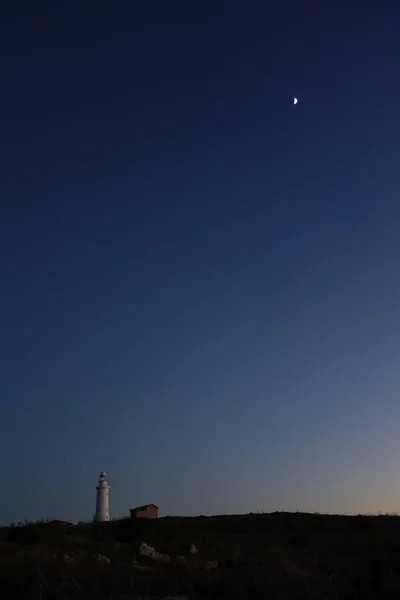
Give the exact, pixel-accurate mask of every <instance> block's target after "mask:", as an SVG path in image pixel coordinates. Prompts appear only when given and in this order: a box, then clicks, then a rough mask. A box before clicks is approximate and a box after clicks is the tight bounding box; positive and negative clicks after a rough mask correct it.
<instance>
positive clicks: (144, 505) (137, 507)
mask: <svg viewBox="0 0 400 600" xmlns="http://www.w3.org/2000/svg"><path fill="white" fill-rule="evenodd" d="M149 506H154V508H157V509H158V506H156V505H155V504H143V506H135V508H131V510H146V508H149Z"/></svg>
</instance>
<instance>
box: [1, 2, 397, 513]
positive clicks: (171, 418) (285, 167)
mask: <svg viewBox="0 0 400 600" xmlns="http://www.w3.org/2000/svg"><path fill="white" fill-rule="evenodd" d="M33 4H35V8H34V7H33ZM136 4H138V5H139V4H143V3H134V2H128V1H127V2H115V3H111V2H109V3H108V2H85V1H83V2H79V3H78V2H61V1H60V2H53V1H50V0H49V1H48V2H37V3H16V4H15V6H14V7H13V8H10V9H9V10H10V11H11V10H12V11H13V12H12V13H11V12H8V14H5V13H4V14H3V15H2V18H1V20H0V51H1V52H0V54H1V61H0V76H1V86H0V109H1V112H0V132H1V135H0V152H1V155H0V200H1V220H0V252H1V257H2V260H1V262H0V277H1V294H0V309H1V335H0V352H1V362H0V368H1V372H0V401H1V407H2V410H1V417H2V418H1V423H0V455H1V456H2V458H3V463H2V483H3V485H2V494H1V500H0V514H1V521H2V522H5V523H6V522H10V521H11V520H18V519H23V518H28V519H37V518H41V517H47V516H53V517H58V518H66V519H67V518H68V519H72V520H75V519H90V518H91V517H92V515H93V512H94V507H95V485H96V481H97V477H98V474H99V473H100V471H101V470H102V469H105V470H106V471H107V473H108V475H109V482H110V485H111V492H110V494H111V496H110V498H111V506H110V512H111V515H112V516H122V515H124V514H128V509H129V508H131V507H132V506H135V505H137V504H141V503H144V502H155V503H156V504H159V506H160V509H161V513H162V514H209V513H228V512H248V511H257V510H265V511H270V510H306V511H314V510H318V511H335V512H340V511H347V512H352V511H355V512H358V511H360V512H362V511H379V510H381V511H386V510H390V511H391V510H396V509H397V508H399V502H400V500H399V498H400V475H399V467H398V457H399V455H400V437H399V434H398V433H399V432H398V429H399V419H400V402H399V391H400V371H399V360H400V278H399V259H400V202H399V200H400V174H399V147H400V119H399V115H400V100H399V98H400V73H399V70H400V67H399V65H400V39H399V35H398V32H399V24H400V21H399V18H398V17H399V15H398V14H396V13H395V9H393V10H392V12H391V13H390V12H389V11H386V12H385V10H384V3H379V7H376V8H375V11H374V12H373V11H369V10H368V8H367V7H364V8H361V5H362V3H359V4H360V7H357V8H356V6H355V3H353V5H354V8H353V9H352V8H351V5H352V3H350V7H349V6H348V5H346V7H345V8H344V9H343V10H342V11H340V9H338V8H337V7H336V6H335V8H332V7H333V6H334V4H333V3H332V4H329V3H324V2H315V3H314V2H311V3H309V4H306V5H305V4H304V3H301V2H286V3H284V2H282V3H273V4H274V6H275V8H273V9H271V8H270V5H271V3H268V2H265V1H262V0H259V1H255V2H254V1H253V2H251V1H250V2H238V1H233V0H230V1H229V2H222V1H220V2H217V1H214V2H202V3H199V2H196V3H191V2H187V1H185V2H180V1H177V2H164V1H162V2H161V1H155V2H152V3H150V2H149V3H145V4H146V8H144V7H141V8H135V5H136ZM335 4H337V3H335ZM342 4H343V3H342ZM398 10H399V13H400V9H398ZM293 96H297V97H298V98H299V103H298V105H297V106H296V107H293V106H292V99H293Z"/></svg>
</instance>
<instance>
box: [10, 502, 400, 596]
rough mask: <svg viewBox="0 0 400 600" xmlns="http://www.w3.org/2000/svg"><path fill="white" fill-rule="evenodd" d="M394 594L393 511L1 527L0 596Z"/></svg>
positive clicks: (396, 524)
mask: <svg viewBox="0 0 400 600" xmlns="http://www.w3.org/2000/svg"><path fill="white" fill-rule="evenodd" d="M167 597H174V598H180V599H181V600H183V599H185V600H186V599H191V598H197V599H199V600H200V599H204V600H205V599H211V598H214V599H218V598H221V599H223V598H226V599H228V598H229V599H232V600H233V599H238V600H244V599H247V598H249V599H250V598H251V599H252V600H257V599H260V600H261V599H262V600H265V599H266V598H268V599H275V598H276V599H277V600H278V599H279V600H289V599H304V600H311V599H323V598H330V599H337V600H339V599H347V600H350V599H352V598H363V600H368V599H369V598H371V599H374V600H376V598H379V599H380V600H385V599H386V598H387V599H389V598H390V599H391V598H397V597H400V518H398V517H396V516H376V517H368V516H358V517H343V516H328V515H306V514H299V513H296V514H287V513H274V514H268V515H264V514H263V515H244V516H221V517H197V518H164V519H158V520H153V521H150V520H140V519H138V520H125V521H117V522H110V523H102V524H93V523H89V524H79V525H76V526H72V527H67V526H65V525H62V524H59V523H45V522H44V523H36V524H23V525H18V526H13V527H4V528H1V529H0V598H4V599H7V600H8V599H10V600H12V599H13V598H23V599H24V600H28V599H30V598H32V599H34V598H35V599H40V600H46V599H49V600H50V599H60V600H61V599H63V600H70V599H77V600H84V599H86V598H87V599H93V600H102V599H104V600H139V599H140V600H144V599H149V598H152V599H156V598H167Z"/></svg>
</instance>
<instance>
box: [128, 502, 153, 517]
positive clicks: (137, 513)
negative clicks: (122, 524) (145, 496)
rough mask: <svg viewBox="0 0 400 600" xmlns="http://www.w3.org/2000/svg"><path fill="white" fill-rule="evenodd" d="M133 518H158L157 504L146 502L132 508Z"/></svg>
mask: <svg viewBox="0 0 400 600" xmlns="http://www.w3.org/2000/svg"><path fill="white" fill-rule="evenodd" d="M130 513H131V519H157V518H158V506H156V505H155V504H144V505H143V506H137V507H136V508H131V509H130Z"/></svg>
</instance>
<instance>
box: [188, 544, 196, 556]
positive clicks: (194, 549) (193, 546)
mask: <svg viewBox="0 0 400 600" xmlns="http://www.w3.org/2000/svg"><path fill="white" fill-rule="evenodd" d="M189 552H190V553H191V554H197V553H198V549H197V548H196V546H195V545H194V544H190V548H189Z"/></svg>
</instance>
